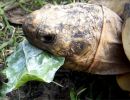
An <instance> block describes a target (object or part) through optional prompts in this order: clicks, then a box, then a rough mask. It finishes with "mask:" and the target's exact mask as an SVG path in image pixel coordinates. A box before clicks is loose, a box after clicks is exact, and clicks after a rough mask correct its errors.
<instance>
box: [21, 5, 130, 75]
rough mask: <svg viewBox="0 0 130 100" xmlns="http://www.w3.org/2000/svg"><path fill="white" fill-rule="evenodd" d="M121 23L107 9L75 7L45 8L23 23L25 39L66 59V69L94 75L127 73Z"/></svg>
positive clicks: (32, 14)
mask: <svg viewBox="0 0 130 100" xmlns="http://www.w3.org/2000/svg"><path fill="white" fill-rule="evenodd" d="M121 25H122V24H121V19H120V18H119V17H118V16H117V15H116V14H115V13H114V12H112V11H111V10H109V9H108V8H106V7H103V6H99V5H93V4H86V3H76V4H69V5H65V6H63V5H61V6H53V5H46V6H44V7H43V8H41V9H40V10H37V11H34V12H33V13H31V14H30V15H28V16H27V17H26V19H25V22H24V23H23V31H24V33H25V35H26V37H27V39H28V40H29V41H30V43H32V44H33V45H35V46H37V47H38V48H40V49H43V50H47V51H49V52H50V53H52V54H54V55H58V56H64V57H66V62H65V65H64V66H65V67H68V68H71V69H74V70H79V71H86V72H91V73H94V74H121V73H125V72H129V71H130V68H129V67H128V66H129V65H128V64H129V63H128V60H127V59H126V57H125V54H124V51H123V48H122V42H121Z"/></svg>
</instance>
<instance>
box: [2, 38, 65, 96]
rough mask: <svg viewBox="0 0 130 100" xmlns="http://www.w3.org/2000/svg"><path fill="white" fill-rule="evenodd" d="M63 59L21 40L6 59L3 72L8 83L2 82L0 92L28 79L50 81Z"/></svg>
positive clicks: (5, 91)
mask: <svg viewBox="0 0 130 100" xmlns="http://www.w3.org/2000/svg"><path fill="white" fill-rule="evenodd" d="M64 60H65V59H64V57H57V56H54V55H52V54H50V53H47V52H45V51H42V50H40V49H38V48H35V47H33V46H32V45H30V44H29V43H28V41H27V40H23V41H22V42H21V43H20V44H19V45H18V47H17V48H16V50H15V51H14V53H13V54H12V55H11V56H9V57H8V58H7V60H6V62H7V68H6V69H5V70H4V71H3V73H4V74H5V75H6V77H7V78H8V83H4V85H3V87H2V90H1V93H2V94H6V93H8V92H10V91H12V90H14V89H17V88H19V87H20V86H22V85H23V84H25V83H26V82H28V81H30V80H37V81H44V82H47V83H50V82H52V81H53V78H54V75H55V73H56V71H57V70H58V69H59V68H60V66H62V65H63V64H64Z"/></svg>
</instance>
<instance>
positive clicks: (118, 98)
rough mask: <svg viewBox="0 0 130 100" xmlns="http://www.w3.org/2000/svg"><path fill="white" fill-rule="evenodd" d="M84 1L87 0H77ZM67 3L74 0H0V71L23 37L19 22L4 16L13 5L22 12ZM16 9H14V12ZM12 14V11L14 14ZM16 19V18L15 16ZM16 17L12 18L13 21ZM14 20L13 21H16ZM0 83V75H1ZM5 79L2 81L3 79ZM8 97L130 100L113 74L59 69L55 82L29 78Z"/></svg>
mask: <svg viewBox="0 0 130 100" xmlns="http://www.w3.org/2000/svg"><path fill="white" fill-rule="evenodd" d="M80 1H82V2H86V1H87V0H80ZM48 2H49V3H53V4H67V3H71V2H75V0H50V1H49V0H48V1H47V0H1V1H0V70H2V69H3V65H6V64H5V59H6V57H7V56H8V55H10V54H11V53H12V52H13V50H14V49H15V47H16V46H17V45H18V43H19V42H20V41H21V40H22V39H23V37H24V35H23V33H22V29H21V25H17V24H14V23H11V22H9V21H8V20H7V19H8V18H7V17H6V15H9V14H10V13H12V12H13V11H12V12H8V10H9V8H10V7H12V6H16V7H17V6H20V9H23V10H22V12H21V10H20V12H18V11H17V14H18V13H20V14H21V15H22V14H24V13H29V12H31V11H33V10H34V9H38V8H40V7H41V6H43V5H44V4H46V3H48ZM14 12H15V11H14ZM13 14H14V13H13ZM15 18H16V17H15ZM14 20H15V19H13V21H14ZM15 21H16V20H15ZM0 80H1V83H0V86H1V85H2V82H3V77H2V75H0ZM4 81H5V80H4ZM7 98H8V99H9V100H130V97H129V96H128V93H127V92H125V91H122V90H121V89H120V88H119V86H118V85H117V83H116V80H115V76H99V75H91V74H88V73H84V72H76V71H70V70H66V69H64V68H61V69H60V70H58V72H57V73H56V76H55V79H54V82H52V83H49V84H47V83H43V82H36V81H31V82H28V83H27V84H25V85H24V86H22V87H21V88H20V89H18V90H15V91H13V92H11V93H8V94H7Z"/></svg>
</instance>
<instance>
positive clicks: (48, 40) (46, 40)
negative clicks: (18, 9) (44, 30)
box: [41, 34, 56, 43]
mask: <svg viewBox="0 0 130 100" xmlns="http://www.w3.org/2000/svg"><path fill="white" fill-rule="evenodd" d="M55 38H56V35H54V34H48V35H44V36H41V41H42V42H43V43H54V41H55Z"/></svg>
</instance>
